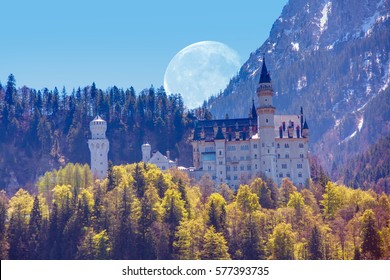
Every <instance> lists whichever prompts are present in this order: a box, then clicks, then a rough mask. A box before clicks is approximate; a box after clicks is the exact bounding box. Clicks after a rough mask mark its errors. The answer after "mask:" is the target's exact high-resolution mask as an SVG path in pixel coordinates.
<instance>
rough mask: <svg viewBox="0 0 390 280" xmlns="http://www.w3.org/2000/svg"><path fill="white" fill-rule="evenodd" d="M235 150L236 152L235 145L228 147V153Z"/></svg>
mask: <svg viewBox="0 0 390 280" xmlns="http://www.w3.org/2000/svg"><path fill="white" fill-rule="evenodd" d="M235 150H236V146H233V145H229V146H228V151H235Z"/></svg>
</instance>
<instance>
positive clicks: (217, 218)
mask: <svg viewBox="0 0 390 280" xmlns="http://www.w3.org/2000/svg"><path fill="white" fill-rule="evenodd" d="M206 211H207V225H208V226H213V227H214V228H215V230H216V231H217V232H222V233H224V231H225V226H226V201H225V199H224V198H223V197H222V196H221V195H220V194H218V193H213V194H212V195H211V196H210V197H209V198H208V201H207V205H206Z"/></svg>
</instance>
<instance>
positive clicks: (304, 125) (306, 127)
mask: <svg viewBox="0 0 390 280" xmlns="http://www.w3.org/2000/svg"><path fill="white" fill-rule="evenodd" d="M303 129H309V126H308V125H307V122H306V119H305V123H304V124H303Z"/></svg>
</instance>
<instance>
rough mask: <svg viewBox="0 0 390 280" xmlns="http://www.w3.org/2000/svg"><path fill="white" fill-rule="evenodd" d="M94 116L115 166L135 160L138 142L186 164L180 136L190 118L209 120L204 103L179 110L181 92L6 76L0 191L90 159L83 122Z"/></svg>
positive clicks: (0, 100) (1, 94)
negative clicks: (40, 82)
mask: <svg viewBox="0 0 390 280" xmlns="http://www.w3.org/2000/svg"><path fill="white" fill-rule="evenodd" d="M97 114H99V115H100V116H101V117H102V118H103V119H104V120H106V121H107V123H108V130H107V138H108V139H109V141H110V152H109V158H110V159H111V160H112V161H113V162H114V164H124V163H130V162H136V161H140V160H141V145H142V144H143V143H145V141H148V142H149V143H150V144H151V145H152V147H153V149H157V150H159V151H161V152H162V153H164V154H165V152H166V151H167V150H169V151H170V153H171V156H172V158H173V159H175V158H178V160H179V163H180V164H181V165H187V166H188V165H190V163H191V162H192V155H191V154H188V152H191V145H189V144H188V143H186V140H187V138H188V136H189V134H190V132H191V128H192V125H193V121H194V119H195V117H197V118H203V117H210V115H209V113H208V111H207V109H205V108H204V109H199V110H192V111H188V110H186V108H185V106H184V104H183V99H182V97H181V95H180V94H170V95H167V94H166V92H165V90H164V88H163V87H160V88H157V89H155V88H154V87H153V86H151V87H150V88H148V89H145V90H142V91H141V92H138V93H136V92H135V90H134V88H133V87H129V88H127V89H120V88H118V87H116V86H113V87H110V88H108V89H107V90H101V89H99V88H98V87H97V86H96V84H95V83H92V85H90V86H86V87H83V88H80V87H79V88H77V89H73V90H72V91H71V92H68V91H67V90H66V89H65V88H62V90H61V91H60V90H58V89H57V88H54V89H53V90H50V89H48V88H43V89H42V90H35V89H32V88H29V87H27V86H22V87H19V88H18V87H17V86H16V78H15V77H14V76H13V75H12V74H10V75H9V77H8V80H7V83H6V85H4V86H2V84H1V83H0V131H1V133H0V155H1V156H0V189H7V191H9V192H16V191H17V189H18V188H19V186H24V187H28V188H31V189H33V188H34V184H35V182H36V180H37V179H38V177H39V176H41V175H43V174H44V172H45V171H48V170H52V169H53V168H59V167H61V166H62V167H63V166H65V165H66V164H67V163H69V162H73V163H81V164H84V163H87V162H89V159H90V155H89V150H88V145H87V140H88V138H90V131H89V122H90V121H91V120H92V119H93V118H94V117H95V116H96V115H97ZM160 135H164V136H165V137H160ZM185 160H187V162H186V161H185ZM183 161H184V162H183Z"/></svg>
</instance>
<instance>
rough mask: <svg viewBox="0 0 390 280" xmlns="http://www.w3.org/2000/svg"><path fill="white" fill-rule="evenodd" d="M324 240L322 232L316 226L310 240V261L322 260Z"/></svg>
mask: <svg viewBox="0 0 390 280" xmlns="http://www.w3.org/2000/svg"><path fill="white" fill-rule="evenodd" d="M321 248H322V238H321V232H320V230H319V228H318V226H314V228H313V229H312V231H311V235H310V239H309V259H310V260H322V259H323V255H322V251H321Z"/></svg>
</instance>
